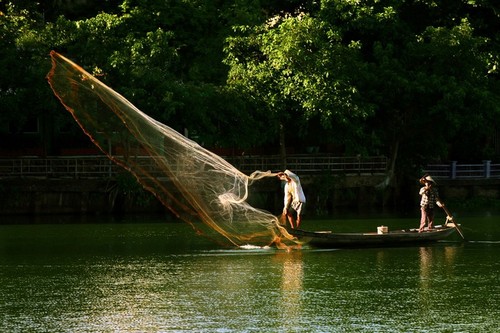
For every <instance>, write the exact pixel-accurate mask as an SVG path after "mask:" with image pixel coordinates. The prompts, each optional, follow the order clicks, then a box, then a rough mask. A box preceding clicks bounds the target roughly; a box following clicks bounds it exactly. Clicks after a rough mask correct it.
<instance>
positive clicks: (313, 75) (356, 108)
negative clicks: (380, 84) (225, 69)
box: [225, 13, 371, 158]
mask: <svg viewBox="0 0 500 333" xmlns="http://www.w3.org/2000/svg"><path fill="white" fill-rule="evenodd" d="M235 32H236V34H235V35H234V36H232V37H229V38H228V39H227V46H226V48H225V52H226V59H225V63H226V64H228V65H229V66H230V71H229V76H228V85H229V86H230V87H232V88H233V89H237V90H238V91H240V92H244V93H246V94H247V95H248V96H250V97H251V98H253V99H255V100H257V101H258V102H259V105H262V106H263V109H262V110H256V111H255V112H256V113H259V112H263V113H264V115H265V117H266V118H267V121H266V122H267V124H269V132H268V135H270V136H272V135H277V134H278V133H279V137H280V140H279V141H280V147H281V150H280V153H281V156H282V158H284V157H285V155H286V149H285V148H286V144H285V135H284V133H285V129H287V135H288V136H289V137H290V138H291V139H292V140H293V139H295V140H297V139H303V138H304V136H305V133H307V132H308V131H316V130H318V128H309V127H308V121H309V120H311V119H314V118H317V119H318V120H319V122H320V124H321V126H322V127H321V128H323V129H326V130H327V133H328V134H329V135H330V137H331V138H330V139H331V140H333V141H335V140H339V141H342V142H346V141H347V140H346V138H347V137H348V136H347V135H346V134H347V132H349V131H352V130H353V129H358V128H359V127H360V126H362V123H360V122H359V121H358V120H360V119H363V118H365V117H366V116H367V115H368V114H370V112H371V108H370V105H368V104H365V103H363V101H362V100H361V99H360V96H359V93H358V91H357V88H356V86H355V85H353V83H352V81H353V80H352V79H351V78H352V76H353V74H354V73H355V72H357V70H358V68H359V66H358V65H359V63H358V61H357V60H358V59H359V56H358V50H357V48H356V45H355V44H351V45H348V46H344V45H342V44H341V43H340V36H339V34H338V31H337V30H336V29H335V28H334V27H332V26H329V25H328V24H325V23H324V22H322V21H321V20H318V19H316V18H313V17H311V16H310V15H307V14H304V13H299V14H297V15H295V16H289V15H285V16H284V17H282V16H276V17H273V18H271V19H270V20H268V22H266V24H264V25H259V26H253V27H250V26H239V27H237V28H236V29H235ZM340 128H343V129H344V130H343V131H342V130H339V129H340ZM350 133H351V134H352V132H350ZM349 137H350V138H352V137H353V135H349Z"/></svg>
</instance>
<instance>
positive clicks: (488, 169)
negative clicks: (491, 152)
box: [483, 160, 491, 179]
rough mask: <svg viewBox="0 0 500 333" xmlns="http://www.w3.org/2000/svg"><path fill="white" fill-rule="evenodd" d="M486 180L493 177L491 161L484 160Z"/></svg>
mask: <svg viewBox="0 0 500 333" xmlns="http://www.w3.org/2000/svg"><path fill="white" fill-rule="evenodd" d="M483 163H484V178H487V179H488V178H490V175H491V161H489V160H484V161H483Z"/></svg>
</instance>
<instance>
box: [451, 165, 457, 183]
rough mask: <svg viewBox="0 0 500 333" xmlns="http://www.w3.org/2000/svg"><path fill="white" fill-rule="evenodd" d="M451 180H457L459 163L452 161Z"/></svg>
mask: <svg viewBox="0 0 500 333" xmlns="http://www.w3.org/2000/svg"><path fill="white" fill-rule="evenodd" d="M450 176H451V179H457V161H451V175H450Z"/></svg>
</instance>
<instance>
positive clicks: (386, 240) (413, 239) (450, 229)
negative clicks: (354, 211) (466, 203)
mask: <svg viewBox="0 0 500 333" xmlns="http://www.w3.org/2000/svg"><path fill="white" fill-rule="evenodd" d="M287 231H288V232H289V233H290V234H291V235H293V236H295V237H297V238H298V239H299V240H301V241H303V242H304V243H306V244H309V245H312V246H315V247H322V248H325V247H326V248H340V247H389V246H406V245H418V244H426V243H432V242H438V241H442V240H445V239H446V238H448V237H449V236H450V235H451V234H453V233H454V232H458V233H460V234H461V232H460V230H459V228H458V226H457V225H455V224H454V223H447V224H446V225H444V226H436V227H435V228H433V229H431V230H426V231H424V232H418V229H408V230H395V231H387V232H366V233H335V232H332V231H306V230H302V229H291V228H287Z"/></svg>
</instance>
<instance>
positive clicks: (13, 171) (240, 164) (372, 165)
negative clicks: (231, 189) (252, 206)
mask: <svg viewBox="0 0 500 333" xmlns="http://www.w3.org/2000/svg"><path fill="white" fill-rule="evenodd" d="M224 159H226V160H227V161H228V162H229V163H231V164H232V165H233V166H235V167H236V168H237V169H238V170H240V171H242V172H244V173H251V172H253V171H255V170H262V171H267V170H272V171H280V170H281V168H282V167H281V162H280V158H279V156H274V155H273V156H236V157H234V156H230V157H224ZM134 163H137V164H139V165H140V166H141V168H143V169H145V170H150V171H151V172H152V173H153V174H156V172H155V169H156V167H155V162H154V160H153V158H151V157H148V156H139V157H134ZM286 167H287V168H288V169H290V170H294V172H297V173H299V174H301V175H303V174H319V173H344V174H384V173H385V172H386V170H387V158H386V157H378V156H377V157H335V156H329V155H292V156H289V157H288V158H287V166H286ZM121 170H122V169H121V168H120V167H119V166H117V165H116V164H115V163H113V162H111V161H110V160H109V159H108V158H107V157H106V156H101V155H99V156H74V157H48V158H37V157H24V158H13V159H0V178H30V177H31V178H112V177H114V176H115V175H116V174H117V173H118V172H120V171H121Z"/></svg>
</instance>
